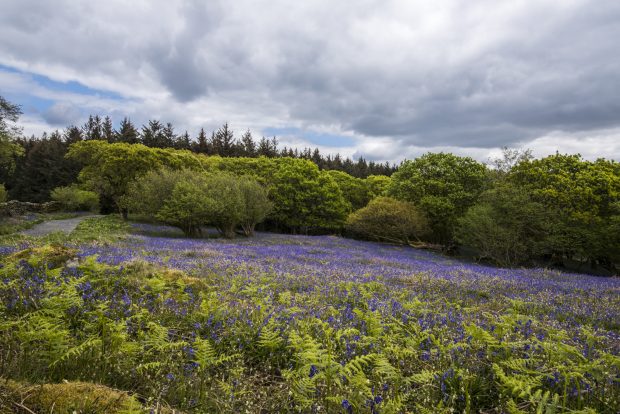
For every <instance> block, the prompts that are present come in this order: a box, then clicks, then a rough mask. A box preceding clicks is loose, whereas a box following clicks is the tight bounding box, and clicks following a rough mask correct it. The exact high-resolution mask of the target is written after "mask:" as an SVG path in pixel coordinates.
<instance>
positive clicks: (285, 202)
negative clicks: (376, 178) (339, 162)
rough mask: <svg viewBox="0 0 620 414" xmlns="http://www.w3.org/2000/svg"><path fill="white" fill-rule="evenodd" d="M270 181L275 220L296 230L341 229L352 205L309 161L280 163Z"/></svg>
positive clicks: (329, 178) (282, 160)
mask: <svg viewBox="0 0 620 414" xmlns="http://www.w3.org/2000/svg"><path fill="white" fill-rule="evenodd" d="M274 165H275V167H276V168H275V172H274V173H273V175H272V176H271V177H269V178H268V179H269V181H270V185H269V188H270V196H271V200H272V201H273V203H274V211H273V213H272V217H273V219H274V220H275V221H276V222H277V223H279V224H281V225H284V226H285V227H287V228H289V229H292V230H293V231H297V230H299V231H302V232H307V231H308V230H310V229H338V228H340V227H342V225H343V224H344V221H345V219H346V216H347V213H348V211H349V205H348V204H347V202H346V200H345V199H344V197H343V195H342V191H341V190H340V187H338V184H337V183H336V182H335V181H334V179H333V178H332V177H331V176H330V175H328V174H327V173H324V172H323V173H322V172H321V171H319V169H318V167H317V166H316V165H315V164H314V163H312V162H311V161H307V160H296V159H292V158H282V159H279V160H277V163H275V164H274Z"/></svg>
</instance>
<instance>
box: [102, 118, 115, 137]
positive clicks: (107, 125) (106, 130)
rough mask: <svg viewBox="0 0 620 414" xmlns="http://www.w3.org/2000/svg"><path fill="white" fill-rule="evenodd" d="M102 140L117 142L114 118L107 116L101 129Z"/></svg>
mask: <svg viewBox="0 0 620 414" xmlns="http://www.w3.org/2000/svg"><path fill="white" fill-rule="evenodd" d="M101 131H102V138H103V139H104V140H106V141H108V142H114V141H116V132H115V131H114V127H113V126H112V118H110V117H109V116H106V117H105V119H104V120H103V125H102V127H101Z"/></svg>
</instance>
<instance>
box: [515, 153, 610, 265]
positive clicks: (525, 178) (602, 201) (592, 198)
mask: <svg viewBox="0 0 620 414" xmlns="http://www.w3.org/2000/svg"><path fill="white" fill-rule="evenodd" d="M508 180H510V182H512V183H514V184H515V185H517V186H519V187H520V188H521V189H522V190H521V191H524V192H527V193H528V194H531V196H532V199H533V200H534V201H536V202H539V203H541V204H542V205H543V206H544V207H545V209H547V210H548V211H550V212H553V214H554V215H555V218H556V220H554V223H556V224H555V225H554V226H553V227H552V228H551V229H550V231H549V234H548V235H547V238H546V241H547V247H548V249H549V250H550V251H551V252H552V254H554V255H556V256H559V257H565V258H568V259H577V260H590V261H593V262H596V261H598V262H599V263H601V264H604V265H606V266H610V267H613V262H614V261H617V260H618V252H619V251H620V242H619V239H618V236H617V232H616V231H615V230H616V229H617V227H616V226H617V225H615V224H614V223H617V222H618V215H619V214H620V210H619V209H618V205H619V203H620V164H618V163H617V162H615V161H607V160H603V159H601V160H597V161H594V162H591V161H585V160H583V159H582V158H581V156H579V155H561V154H555V155H551V156H548V157H545V158H542V159H539V160H526V161H523V162H521V163H519V164H517V165H516V166H515V167H514V168H513V169H512V170H511V171H510V173H509V175H508Z"/></svg>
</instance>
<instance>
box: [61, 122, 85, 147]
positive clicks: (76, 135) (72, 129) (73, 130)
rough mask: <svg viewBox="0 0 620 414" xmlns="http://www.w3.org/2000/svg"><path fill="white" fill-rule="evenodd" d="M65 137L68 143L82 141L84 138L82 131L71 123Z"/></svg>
mask: <svg viewBox="0 0 620 414" xmlns="http://www.w3.org/2000/svg"><path fill="white" fill-rule="evenodd" d="M63 138H64V141H65V142H66V143H67V145H71V144H73V143H75V142H80V141H82V140H83V136H82V131H81V130H80V128H78V127H76V126H75V125H71V126H69V127H67V128H66V129H65V132H64V137H63Z"/></svg>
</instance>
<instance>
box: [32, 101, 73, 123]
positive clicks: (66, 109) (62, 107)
mask: <svg viewBox="0 0 620 414" xmlns="http://www.w3.org/2000/svg"><path fill="white" fill-rule="evenodd" d="M41 115H42V116H43V119H45V121H46V122H47V123H48V124H50V125H53V126H60V127H64V126H67V125H72V124H75V123H76V122H77V121H78V120H79V119H80V118H81V114H80V111H79V110H78V109H77V108H76V107H74V106H73V105H71V104H69V103H66V102H56V103H55V104H53V105H52V106H50V107H49V108H48V109H47V110H46V111H44V112H43V113H42V114H41Z"/></svg>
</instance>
